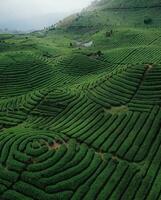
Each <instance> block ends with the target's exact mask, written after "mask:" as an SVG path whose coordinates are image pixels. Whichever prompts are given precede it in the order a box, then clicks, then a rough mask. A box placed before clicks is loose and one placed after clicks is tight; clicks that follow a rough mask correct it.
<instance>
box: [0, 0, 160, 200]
mask: <svg viewBox="0 0 161 200" xmlns="http://www.w3.org/2000/svg"><path fill="white" fill-rule="evenodd" d="M109 2H110V1H109ZM117 2H118V1H117ZM123 2H125V1H123ZM138 2H141V1H138ZM149 2H150V1H149ZM119 3H122V2H121V1H119ZM131 3H134V1H131ZM131 3H130V5H128V4H126V5H128V6H131V5H132V4H131ZM136 3H137V1H135V6H138V4H136ZM153 3H155V2H154V1H153ZM107 4H108V3H107ZM110 5H111V6H114V5H116V1H111V2H110ZM139 5H140V4H139ZM141 5H144V4H143V3H142V2H141ZM146 5H147V4H146ZM97 8H98V6H97ZM104 8H105V4H104ZM100 9H101V8H100V7H99V9H98V10H97V11H94V12H93V11H90V12H84V13H82V14H81V17H80V16H79V17H78V16H76V17H75V16H74V18H73V21H72V20H71V18H70V22H68V20H67V22H65V23H63V24H61V26H59V27H58V29H57V30H49V31H47V32H40V33H39V32H37V33H31V34H28V35H1V40H3V42H2V41H1V42H0V51H1V52H0V81H1V84H0V132H1V134H0V199H3V200H14V199H16V200H44V199H45V200H46V199H47V200H53V199H56V200H62V199H63V200H65V199H67V200H68V199H72V200H79V199H85V200H94V199H100V200H103V199H110V200H118V199H123V200H124V199H127V200H132V199H133V200H135V199H136V200H142V199H148V200H160V195H161V184H160V180H161V176H160V174H161V162H160V152H161V129H160V124H161V109H160V105H161V83H160V80H161V48H160V46H161V29H160V23H161V22H160V21H159V17H158V16H157V14H156V13H159V10H158V9H155V13H154V10H153V9H143V10H133V11H131V10H126V12H124V11H122V10H120V11H119V10H118V11H117V14H116V11H112V10H111V11H107V10H105V9H104V10H102V9H101V10H100ZM145 16H150V17H153V23H152V24H151V25H145V24H144V23H143V20H144V17H145ZM77 17H78V19H77ZM118 19H119V20H118ZM157 19H158V20H157ZM123 24H124V25H123ZM60 27H61V28H60ZM111 29H112V35H111V36H110V37H107V36H106V32H107V31H110V30H111ZM82 33H84V34H83V35H82ZM91 40H92V41H93V43H94V44H93V46H91V47H90V48H83V47H77V46H76V45H75V44H76V42H78V41H81V42H88V41H91ZM70 43H72V44H73V46H72V47H71V46H70ZM99 50H100V51H102V53H103V55H101V56H99V57H98V56H97V54H96V52H97V51H99Z"/></svg>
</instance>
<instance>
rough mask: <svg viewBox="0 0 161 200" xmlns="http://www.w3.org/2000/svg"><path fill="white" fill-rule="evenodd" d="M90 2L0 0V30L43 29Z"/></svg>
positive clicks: (83, 0) (89, 0)
mask: <svg viewBox="0 0 161 200" xmlns="http://www.w3.org/2000/svg"><path fill="white" fill-rule="evenodd" d="M91 2H92V0H81V1H79V0H75V1H74V2H73V1H72V0H59V1H52V0H46V1H43V0H23V1H22V0H1V1H0V13H1V14H0V30H4V29H8V30H18V31H30V30H37V29H43V28H44V27H45V26H50V25H52V24H55V23H57V22H58V21H59V20H61V19H63V18H65V17H66V16H68V15H70V14H72V13H76V12H79V11H80V10H81V9H82V8H84V7H86V6H87V5H89V4H90V3H91Z"/></svg>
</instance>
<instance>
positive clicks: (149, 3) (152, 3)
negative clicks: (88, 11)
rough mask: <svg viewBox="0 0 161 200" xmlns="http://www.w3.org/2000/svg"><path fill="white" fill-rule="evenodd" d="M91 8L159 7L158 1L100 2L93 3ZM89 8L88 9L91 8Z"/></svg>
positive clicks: (126, 0) (118, 0) (107, 0)
mask: <svg viewBox="0 0 161 200" xmlns="http://www.w3.org/2000/svg"><path fill="white" fill-rule="evenodd" d="M91 6H92V7H99V6H101V7H104V8H138V7H157V6H161V1H160V0H153V1H152V0H130V1H129V0H101V1H94V2H93V3H92V5H91ZM91 6H90V7H91Z"/></svg>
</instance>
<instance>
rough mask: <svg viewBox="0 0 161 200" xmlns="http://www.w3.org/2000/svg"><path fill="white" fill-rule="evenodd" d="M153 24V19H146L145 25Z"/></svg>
mask: <svg viewBox="0 0 161 200" xmlns="http://www.w3.org/2000/svg"><path fill="white" fill-rule="evenodd" d="M151 23H152V19H151V18H149V17H148V18H146V19H144V24H146V25H149V24H151Z"/></svg>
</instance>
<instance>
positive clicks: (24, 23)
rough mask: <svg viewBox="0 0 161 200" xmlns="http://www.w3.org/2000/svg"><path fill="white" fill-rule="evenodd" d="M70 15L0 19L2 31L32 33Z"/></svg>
mask: <svg viewBox="0 0 161 200" xmlns="http://www.w3.org/2000/svg"><path fill="white" fill-rule="evenodd" d="M69 14H70V13H69V12H66V13H50V14H46V15H40V16H39V15H37V16H34V17H30V18H18V19H16V18H13V19H7V18H6V19H3V18H1V19H0V29H1V31H2V30H4V31H5V30H6V31H7V30H8V31H24V32H25V31H31V30H39V29H43V28H44V27H47V26H50V25H52V24H55V23H57V22H58V21H59V20H62V19H63V18H65V17H67V16H68V15H69Z"/></svg>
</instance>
